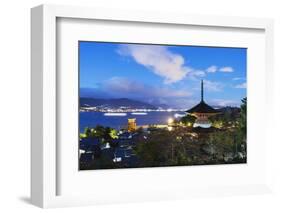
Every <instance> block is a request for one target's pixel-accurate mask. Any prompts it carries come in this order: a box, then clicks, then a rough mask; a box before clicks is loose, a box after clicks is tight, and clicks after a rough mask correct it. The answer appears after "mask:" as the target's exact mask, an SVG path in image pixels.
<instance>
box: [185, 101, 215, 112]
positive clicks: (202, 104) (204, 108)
mask: <svg viewBox="0 0 281 213" xmlns="http://www.w3.org/2000/svg"><path fill="white" fill-rule="evenodd" d="M186 112H187V113H191V114H192V113H212V114H213V113H219V111H218V110H216V109H214V108H213V107H211V106H209V105H208V104H206V103H205V102H204V101H203V100H201V102H200V103H199V104H197V105H196V106H194V107H192V108H191V109H189V110H187V111H186Z"/></svg>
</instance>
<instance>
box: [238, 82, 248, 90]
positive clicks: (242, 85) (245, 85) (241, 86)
mask: <svg viewBox="0 0 281 213" xmlns="http://www.w3.org/2000/svg"><path fill="white" fill-rule="evenodd" d="M235 88H237V89H246V88H247V83H246V82H244V83H242V84H238V85H236V86H235Z"/></svg>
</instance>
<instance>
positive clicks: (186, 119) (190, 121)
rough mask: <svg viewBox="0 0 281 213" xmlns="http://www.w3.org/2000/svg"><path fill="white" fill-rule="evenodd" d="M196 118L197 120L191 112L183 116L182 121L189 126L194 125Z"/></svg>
mask: <svg viewBox="0 0 281 213" xmlns="http://www.w3.org/2000/svg"><path fill="white" fill-rule="evenodd" d="M195 120H196V117H195V116H192V115H190V114H187V115H186V116H184V117H182V118H181V122H182V123H184V124H185V125H187V126H193V124H194V122H195Z"/></svg>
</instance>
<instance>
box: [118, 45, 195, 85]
mask: <svg viewBox="0 0 281 213" xmlns="http://www.w3.org/2000/svg"><path fill="white" fill-rule="evenodd" d="M117 52H118V53H119V54H121V55H125V56H131V57H132V58H133V59H134V60H135V61H136V62H137V63H138V64H141V65H143V66H145V67H146V68H148V69H149V70H151V71H152V72H153V73H155V74H156V75H159V76H161V77H163V78H164V83H166V84H171V83H175V82H178V81H180V80H182V79H184V78H185V76H186V75H187V74H188V73H190V72H192V71H193V69H192V68H190V67H187V66H184V62H185V61H184V58H183V57H182V56H181V55H179V54H175V53H172V52H171V51H169V50H168V49H167V48H166V47H164V46H157V45H137V44H129V45H120V48H119V49H118V50H117Z"/></svg>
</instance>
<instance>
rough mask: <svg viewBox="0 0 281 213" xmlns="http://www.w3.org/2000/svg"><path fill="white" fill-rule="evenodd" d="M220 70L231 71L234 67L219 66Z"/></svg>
mask: <svg viewBox="0 0 281 213" xmlns="http://www.w3.org/2000/svg"><path fill="white" fill-rule="evenodd" d="M219 71H220V72H233V71H234V69H233V68H232V67H221V68H220V69H219Z"/></svg>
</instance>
